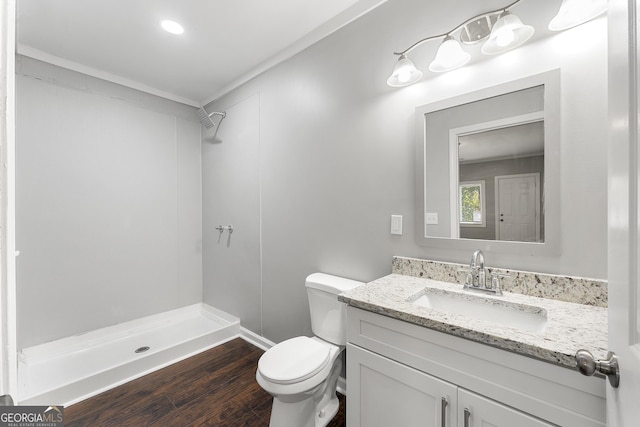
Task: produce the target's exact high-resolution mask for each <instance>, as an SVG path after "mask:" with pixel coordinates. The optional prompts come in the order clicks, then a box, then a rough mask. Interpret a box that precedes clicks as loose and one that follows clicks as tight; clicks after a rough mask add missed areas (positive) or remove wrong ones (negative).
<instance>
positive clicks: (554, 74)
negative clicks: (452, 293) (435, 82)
mask: <svg viewBox="0 0 640 427" xmlns="http://www.w3.org/2000/svg"><path fill="white" fill-rule="evenodd" d="M541 85H543V86H544V170H545V184H544V189H545V190H544V193H545V194H544V211H545V225H544V226H545V239H544V240H545V241H544V242H542V243H537V242H511V241H504V240H480V239H460V238H457V239H456V238H449V237H427V236H426V224H425V212H426V200H425V188H426V174H425V164H426V157H425V156H426V144H427V139H426V134H427V132H426V121H425V116H426V115H427V114H429V113H431V112H435V111H440V110H444V109H447V108H452V107H456V106H458V105H464V104H468V103H471V102H476V101H481V100H483V99H486V98H492V97H495V96H499V95H504V94H507V93H511V92H517V91H519V90H523V89H528V88H531V87H534V86H541ZM560 102H561V100H560V70H559V69H555V70H551V71H547V72H544V73H541V74H536V75H533V76H529V77H525V78H522V79H518V80H513V81H510V82H506V83H502V84H499V85H497V86H491V87H488V88H484V89H480V90H477V91H474V92H470V93H466V94H463V95H459V96H455V97H453V98H448V99H444V100H441V101H436V102H434V103H431V104H426V105H423V106H420V107H417V108H416V112H415V126H416V129H415V131H416V226H415V238H416V243H417V244H418V245H420V246H428V247H435V248H441V249H461V250H467V251H471V250H476V249H481V250H483V251H486V252H504V253H510V254H517V255H529V256H530V255H544V256H548V255H558V254H560V252H561V234H560V232H561V230H560V221H561V219H560V213H561V211H560V189H561V182H560V163H561V162H560V153H561V150H560V143H561V138H560ZM442 143H443V144H449V141H442ZM449 155H450V156H451V153H450V154H449ZM456 160H457V159H456ZM451 161H452V160H451V159H448V162H449V164H450V162H451ZM446 180H447V184H446V185H447V186H449V183H448V181H449V176H447V177H446ZM549 183H552V184H549Z"/></svg>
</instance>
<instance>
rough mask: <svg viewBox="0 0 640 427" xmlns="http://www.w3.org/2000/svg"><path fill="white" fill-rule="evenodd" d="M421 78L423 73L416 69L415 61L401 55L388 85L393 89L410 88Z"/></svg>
mask: <svg viewBox="0 0 640 427" xmlns="http://www.w3.org/2000/svg"><path fill="white" fill-rule="evenodd" d="M421 78H422V71H420V70H418V69H417V68H416V66H415V65H414V64H413V61H411V60H410V59H409V58H407V57H406V56H405V55H400V58H398V62H396V65H395V67H393V72H392V73H391V76H390V77H389V78H388V79H387V84H388V85H389V86H391V87H402V86H409V85H410V84H412V83H415V82H417V81H418V80H420V79H421Z"/></svg>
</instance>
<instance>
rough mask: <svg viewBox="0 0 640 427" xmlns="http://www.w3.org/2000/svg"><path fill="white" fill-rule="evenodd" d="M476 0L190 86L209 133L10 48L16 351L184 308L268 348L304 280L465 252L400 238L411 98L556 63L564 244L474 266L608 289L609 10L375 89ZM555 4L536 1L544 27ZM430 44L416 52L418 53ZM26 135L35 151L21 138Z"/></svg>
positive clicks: (298, 303) (397, 5) (407, 10)
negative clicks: (217, 114) (215, 117)
mask: <svg viewBox="0 0 640 427" xmlns="http://www.w3.org/2000/svg"><path fill="white" fill-rule="evenodd" d="M363 3H364V2H363ZM369 3H370V4H371V5H373V3H374V2H369ZM484 3H486V5H485V4H483V5H482V7H480V6H478V5H475V2H471V1H462V0H461V1H459V2H457V3H456V5H459V7H457V8H453V7H451V6H450V5H447V6H446V7H445V6H444V5H436V4H429V2H424V1H419V0H388V1H386V2H379V4H377V3H376V4H375V6H376V7H375V8H371V10H369V11H368V12H367V13H366V14H363V15H362V16H360V17H359V18H358V19H355V20H353V21H351V22H349V23H348V24H347V25H344V26H342V27H341V28H339V29H337V30H336V31H335V32H333V33H331V34H328V35H327V36H326V37H324V38H322V39H320V40H319V41H317V42H316V43H314V44H312V45H310V46H309V47H307V48H305V49H304V50H302V51H300V52H299V53H296V54H295V55H293V56H291V57H289V58H287V59H285V60H282V61H281V62H278V63H275V64H274V65H273V66H271V67H269V68H267V69H265V70H264V71H263V72H261V73H259V74H256V75H255V76H253V77H252V78H251V79H248V80H247V81H244V82H242V83H241V84H239V85H237V87H233V89H231V90H225V91H223V92H219V93H213V91H211V90H209V89H208V88H202V91H203V93H202V94H199V95H198V96H199V97H200V98H198V100H199V101H201V100H205V101H206V102H203V104H205V107H206V109H207V111H209V112H211V111H225V112H226V117H225V118H224V119H223V120H222V121H221V122H220V125H219V126H217V127H216V129H214V130H207V129H205V128H200V125H199V122H198V118H197V115H196V113H195V111H196V109H197V108H195V106H193V105H191V106H188V107H187V106H185V105H184V104H182V103H179V102H174V101H169V100H165V99H160V98H157V97H153V96H151V95H149V94H144V93H140V92H139V91H138V90H135V89H140V87H137V88H136V87H134V88H133V89H130V88H125V87H122V86H119V85H117V84H115V83H119V82H118V81H116V82H115V83H110V82H108V81H107V82H104V80H108V76H109V73H108V71H105V72H104V73H102V74H98V75H96V74H95V73H94V74H92V71H95V70H88V69H87V70H85V71H84V72H83V70H80V69H75V70H73V71H69V70H67V69H66V68H65V66H64V65H65V64H64V63H60V62H55V61H54V60H53V59H54V58H49V59H50V61H46V60H45V59H46V58H47V56H46V55H38V52H35V51H34V50H29V49H27V48H26V47H25V46H21V45H20V44H18V51H17V53H18V57H17V59H16V87H17V88H16V99H17V109H16V115H17V118H16V123H17V125H16V135H17V136H16V145H17V163H16V247H15V249H16V250H17V251H19V252H20V255H19V256H18V257H17V261H16V263H17V305H16V312H17V330H16V335H17V336H16V341H17V344H16V345H17V349H18V350H21V349H24V348H29V347H33V346H37V345H40V344H44V343H47V342H49V341H53V340H58V339H62V338H64V337H71V336H77V335H79V334H83V333H85V332H87V331H92V330H98V329H100V328H104V327H109V326H113V325H117V324H120V323H123V322H128V321H133V320H135V319H139V318H144V317H146V316H151V315H157V314H160V313H164V312H168V311H170V310H175V309H179V308H182V307H186V306H190V305H194V304H200V303H204V304H206V305H208V306H210V307H214V308H215V309H217V310H220V311H222V312H224V313H229V314H230V315H232V316H234V317H236V318H238V319H239V320H240V325H241V327H242V331H246V332H244V333H246V334H247V335H248V336H250V337H251V338H252V339H254V340H256V341H261V340H264V343H268V342H273V343H278V342H281V341H284V340H286V339H288V338H291V337H294V336H298V335H311V334H312V331H311V323H310V319H309V306H308V302H307V295H306V291H305V287H304V279H305V277H306V276H308V275H309V274H310V273H313V272H325V273H330V274H333V275H336V276H341V277H345V278H351V279H354V280H358V281H362V282H369V281H372V280H375V279H377V278H379V277H382V276H385V275H387V274H389V273H390V272H391V267H392V266H391V263H392V257H393V256H404V257H412V258H419V259H429V260H437V261H446V262H455V263H460V264H468V262H469V258H470V256H471V253H472V251H470V250H469V249H467V248H457V247H455V246H454V247H450V248H441V247H436V248H434V247H429V246H421V245H418V244H417V243H416V239H415V237H414V236H415V235H416V234H417V230H416V228H417V226H416V223H417V222H418V219H417V215H416V203H417V202H416V169H415V163H416V161H415V157H416V151H415V150H416V147H415V138H416V135H415V111H416V108H417V107H420V106H423V105H427V104H431V103H433V102H436V101H440V100H443V99H448V98H453V97H456V96H459V95H463V94H466V93H469V92H473V91H476V90H478V89H481V88H487V87H492V86H496V85H500V84H502V83H504V82H507V81H514V80H517V79H521V78H524V77H527V76H531V75H536V74H540V73H544V72H547V71H549V70H555V69H559V70H560V73H561V77H560V78H561V83H560V87H561V90H560V96H561V99H562V106H561V112H560V121H561V123H560V132H561V145H560V153H559V154H560V155H559V162H560V168H559V171H560V172H559V182H558V183H555V185H557V186H558V188H559V190H558V191H559V192H560V194H561V197H560V201H559V218H558V223H559V233H560V236H559V239H560V241H561V248H560V250H559V251H557V252H556V253H552V254H538V255H535V256H529V255H522V254H519V253H517V252H505V251H500V250H485V256H486V262H487V264H488V265H490V266H494V267H502V268H510V269H517V270H523V271H532V272H538V273H548V274H559V275H567V276H575V277H586V278H593V279H599V280H607V279H608V280H609V281H610V283H611V280H612V278H611V277H610V272H609V271H608V270H609V269H608V263H607V259H608V258H609V256H610V254H609V250H608V239H609V237H608V236H609V227H610V226H609V224H608V209H609V203H608V194H609V191H608V188H609V185H610V184H609V179H610V175H609V168H608V167H607V162H606V161H605V159H607V157H608V156H609V146H608V144H607V141H608V139H609V132H610V120H609V112H610V108H609V101H608V100H609V92H608V84H609V83H608V73H609V71H608V61H609V56H610V55H611V53H610V52H609V47H608V31H609V29H608V28H607V17H606V16H603V17H600V18H598V19H595V20H593V21H591V22H588V23H586V24H584V25H582V26H579V27H576V28H574V29H571V30H569V31H566V32H562V33H558V34H555V35H553V36H550V37H547V38H543V39H535V40H534V41H532V42H530V43H528V44H525V45H524V46H521V47H520V48H518V49H516V50H513V51H511V52H508V53H506V54H503V55H499V56H495V57H483V58H479V59H478V60H474V61H472V62H471V63H469V64H468V65H467V66H466V67H464V68H461V69H459V70H455V71H453V72H450V73H444V74H439V75H435V74H430V73H425V74H426V76H425V78H424V79H423V80H422V81H420V82H418V83H416V84H414V85H411V86H408V87H406V88H400V89H395V88H390V87H389V86H387V84H386V79H387V77H388V75H389V73H390V71H391V69H392V67H393V65H394V62H395V60H396V57H395V56H394V55H393V52H397V51H398V50H400V49H404V48H406V47H407V46H410V45H411V44H412V43H414V42H415V41H416V40H418V39H420V38H422V37H426V36H428V35H430V34H431V33H432V32H431V30H430V27H432V26H436V28H440V27H439V26H437V24H438V22H439V21H441V20H444V19H445V17H446V20H447V22H446V25H445V24H442V25H445V26H446V27H451V26H453V25H455V24H457V23H459V22H462V21H464V20H465V19H467V18H469V17H470V16H473V15H474V14H475V13H480V12H482V11H485V10H488V9H493V8H499V7H501V6H504V5H503V4H502V3H501V2H498V1H493V0H492V1H487V2H484ZM534 3H535V4H534ZM559 3H560V2H559V1H551V0H545V1H544V4H545V5H546V6H548V8H549V14H548V17H547V18H546V19H547V21H548V19H549V18H550V17H552V16H553V14H554V13H555V12H554V11H553V9H554V7H555V8H557V7H558V5H559ZM539 4H540V2H533V1H531V0H522V2H521V3H520V4H518V5H517V6H515V7H514V13H516V12H517V13H518V15H520V17H521V18H522V19H523V20H526V18H525V17H526V16H527V13H528V11H531V9H532V8H533V9H535V8H537V7H539ZM618 7H619V6H618ZM17 9H18V20H17V23H16V25H17V26H18V29H19V28H20V19H21V14H20V2H18V4H17ZM616 10H617V9H616ZM27 18H28V16H26V17H25V19H27ZM609 19H611V18H610V17H609ZM541 20H542V18H541ZM381 29H384V30H381ZM536 29H537V31H542V30H538V26H536ZM18 34H19V31H18ZM19 41H20V40H19ZM434 49H435V45H427V46H425V47H424V48H421V49H416V51H415V56H414V57H412V59H413V60H414V61H415V62H416V64H418V63H422V64H426V63H428V61H429V59H428V56H429V55H432V53H433V50H434ZM40 53H42V52H40ZM202 54H203V55H205V54H206V53H205V52H203V53H202ZM587 70H588V71H587ZM87 75H89V76H87ZM57 103H62V104H57ZM56 106H57V107H58V108H54V107H56ZM60 107H62V108H60ZM128 117H129V118H132V120H127V118H128ZM63 130H70V131H72V132H73V138H69V136H68V133H63V132H62V131H63ZM143 131H144V132H149V133H148V134H144V135H143V134H142V132H143ZM201 132H202V133H201ZM140 135H143V136H140ZM168 135H169V136H168ZM27 136H28V137H29V138H30V140H31V141H37V142H38V145H33V146H29V147H27V148H22V151H21V142H22V141H23V139H22V138H26V137H27ZM89 136H90V137H91V138H88V137H89ZM139 139H144V141H145V144H146V145H144V146H142V147H141V146H135V147H133V145H132V144H131V143H132V142H133V141H137V140H139ZM152 142H157V143H155V144H151V143H152ZM45 147H46V151H44V150H45ZM176 147H178V148H177V150H176ZM32 148H33V150H32V151H27V150H30V149H32ZM136 150H137V151H136ZM25 159H29V161H25ZM32 160H33V161H32ZM167 171H169V173H166V172H167ZM77 176H89V177H91V179H87V180H85V181H80V180H77V179H76V177H77ZM43 182H46V183H48V185H49V186H43V185H42V183H43ZM116 190H117V191H116ZM141 193H142V194H145V197H144V198H140V197H138V195H139V194H141ZM576 200H580V202H579V203H577V202H576ZM132 206H133V208H131V207H132ZM129 209H131V211H128V210H129ZM43 212H45V213H47V215H46V216H45V215H43ZM391 215H402V217H403V222H402V235H392V234H391V233H390V232H389V227H390V217H391ZM168 223H170V224H173V225H172V226H171V227H168V228H167V227H166V224H168ZM220 225H222V226H227V225H232V226H233V232H232V233H230V232H229V231H230V230H223V231H219V230H217V229H216V227H217V226H220ZM90 237H91V238H90ZM123 242H126V245H123ZM587 248H588V250H586V249H587ZM34 251H40V252H39V253H38V252H37V253H33V252H34ZM43 312H46V313H47V314H46V316H43V315H42V313H43ZM140 345H145V344H144V343H141V344H140Z"/></svg>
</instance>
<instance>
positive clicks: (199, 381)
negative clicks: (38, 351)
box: [64, 338, 346, 427]
mask: <svg viewBox="0 0 640 427" xmlns="http://www.w3.org/2000/svg"><path fill="white" fill-rule="evenodd" d="M262 353H263V351H262V350H260V349H259V348H257V347H255V346H253V345H251V344H249V343H247V342H246V341H244V340H242V339H240V338H237V339H235V340H233V341H229V342H227V343H225V344H222V345H220V346H218V347H216V348H213V349H211V350H208V351H205V352H203V353H200V354H198V355H195V356H193V357H190V358H189V359H186V360H184V361H182V362H178V363H175V364H173V365H171V366H168V367H166V368H164V369H161V370H159V371H156V372H153V373H151V374H148V375H145V376H144V377H141V378H138V379H136V380H133V381H131V382H128V383H126V384H123V385H121V386H119V387H116V388H114V389H111V390H108V391H106V392H104V393H102V394H99V395H97V396H94V397H92V398H89V399H87V400H84V401H82V402H79V403H77V404H75V405H72V406H69V407H67V408H65V410H64V415H65V426H66V427H85V426H91V427H110V426H118V427H124V426H135V427H144V426H154V427H156V426H157V427H160V426H162V427H182V426H184V427H196V426H215V427H227V426H228V427H267V426H268V425H269V417H270V415H271V402H272V400H271V399H272V398H271V396H270V395H269V394H268V393H267V392H265V391H264V390H262V388H261V387H260V386H259V385H258V383H257V382H256V379H255V372H256V367H257V363H258V359H259V358H260V356H261V355H262ZM339 397H340V410H339V411H338V414H337V415H336V417H335V418H334V419H333V420H332V421H331V423H330V424H329V426H328V427H344V426H345V405H346V399H345V398H344V396H342V395H339Z"/></svg>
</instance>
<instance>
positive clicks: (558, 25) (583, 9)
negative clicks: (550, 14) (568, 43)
mask: <svg viewBox="0 0 640 427" xmlns="http://www.w3.org/2000/svg"><path fill="white" fill-rule="evenodd" d="M606 11H607V0H562V4H561V5H560V10H559V11H558V14H557V15H556V16H555V17H554V18H553V19H552V20H551V22H549V29H550V30H552V31H563V30H567V29H569V28H572V27H575V26H578V25H580V24H584V23H585V22H587V21H590V20H592V19H593V18H596V17H598V16H600V15H602V14H603V13H605V12H606Z"/></svg>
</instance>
